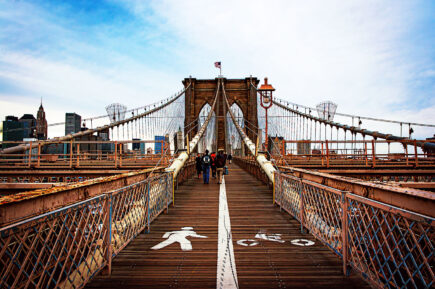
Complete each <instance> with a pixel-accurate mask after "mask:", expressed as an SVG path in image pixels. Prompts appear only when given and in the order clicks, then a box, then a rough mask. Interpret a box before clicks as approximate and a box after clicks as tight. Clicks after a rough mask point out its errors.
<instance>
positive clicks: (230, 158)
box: [228, 154, 233, 164]
mask: <svg viewBox="0 0 435 289" xmlns="http://www.w3.org/2000/svg"><path fill="white" fill-rule="evenodd" d="M232 159H233V156H232V155H231V154H228V162H229V163H230V164H231V160H232Z"/></svg>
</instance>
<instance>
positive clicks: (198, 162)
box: [195, 154, 202, 179]
mask: <svg viewBox="0 0 435 289" xmlns="http://www.w3.org/2000/svg"><path fill="white" fill-rule="evenodd" d="M195 161H196V173H197V174H198V179H199V178H200V177H201V172H202V158H201V154H198V155H197V156H196V159H195Z"/></svg>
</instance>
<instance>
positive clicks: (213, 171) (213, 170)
mask: <svg viewBox="0 0 435 289" xmlns="http://www.w3.org/2000/svg"><path fill="white" fill-rule="evenodd" d="M210 157H211V176H212V177H213V178H214V179H216V153H215V152H212V153H211V154H210Z"/></svg>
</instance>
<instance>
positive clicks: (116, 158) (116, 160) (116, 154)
mask: <svg viewBox="0 0 435 289" xmlns="http://www.w3.org/2000/svg"><path fill="white" fill-rule="evenodd" d="M117 167H118V142H117V141H116V142H115V168H117Z"/></svg>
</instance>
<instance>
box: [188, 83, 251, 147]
mask: <svg viewBox="0 0 435 289" xmlns="http://www.w3.org/2000/svg"><path fill="white" fill-rule="evenodd" d="M222 80H223V83H224V86H225V92H226V95H227V98H228V102H229V104H230V107H231V105H233V104H234V103H237V105H238V106H239V107H240V109H241V110H242V112H243V118H244V120H245V123H244V125H245V131H246V133H247V135H248V137H249V138H250V139H251V140H252V141H253V142H254V143H256V141H257V137H256V135H255V134H254V132H256V131H257V127H258V116H257V91H256V89H255V88H256V87H257V85H258V83H259V80H258V79H257V78H256V77H247V78H244V79H226V78H223V79H222ZM218 81H219V78H215V79H196V78H185V79H184V80H183V85H184V87H188V85H189V84H190V83H191V85H190V87H189V88H188V89H187V90H186V94H185V102H186V105H185V119H184V125H185V130H184V133H185V135H188V136H189V139H192V137H194V136H195V134H196V133H197V132H198V129H199V125H198V126H196V127H195V128H193V129H191V128H192V127H193V126H194V125H196V124H198V121H199V120H197V119H198V116H199V113H200V112H201V109H202V108H203V107H204V105H206V104H207V103H208V104H209V105H210V106H211V105H212V104H213V100H214V96H215V95H216V89H217V87H218ZM251 83H252V84H253V86H254V87H255V88H254V87H252V85H251ZM226 115H227V107H226V104H225V99H224V96H223V93H222V90H221V91H220V92H219V94H218V99H217V103H216V107H215V116H216V147H213V150H217V149H221V148H222V149H225V150H226V149H227V146H226V144H227V141H229V140H230V139H229V140H227V135H226ZM194 120H196V121H194ZM189 124H190V126H188V125H189ZM247 128H249V129H247ZM189 130H190V132H189V133H187V132H188V131H189Z"/></svg>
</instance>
